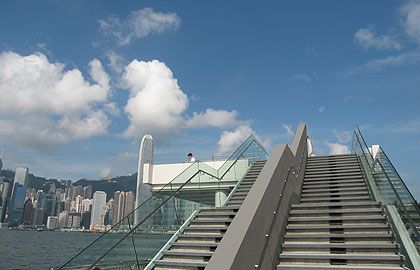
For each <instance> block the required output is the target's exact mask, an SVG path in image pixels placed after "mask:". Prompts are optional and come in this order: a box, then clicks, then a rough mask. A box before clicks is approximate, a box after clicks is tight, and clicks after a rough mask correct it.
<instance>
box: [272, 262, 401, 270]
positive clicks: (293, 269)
mask: <svg viewBox="0 0 420 270" xmlns="http://www.w3.org/2000/svg"><path fill="white" fill-rule="evenodd" d="M314 269H316V270H404V269H407V270H408V268H403V267H400V266H382V265H381V266H374V265H331V264H317V263H305V264H294V263H293V264H283V263H282V264H279V265H278V266H277V270H314Z"/></svg>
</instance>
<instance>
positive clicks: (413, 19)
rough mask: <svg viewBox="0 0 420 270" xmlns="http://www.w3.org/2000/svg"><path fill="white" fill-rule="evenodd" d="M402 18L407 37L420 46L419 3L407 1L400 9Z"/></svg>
mask: <svg viewBox="0 0 420 270" xmlns="http://www.w3.org/2000/svg"><path fill="white" fill-rule="evenodd" d="M401 14H402V15H403V16H404V18H403V20H404V28H405V32H406V33H407V35H408V36H409V37H410V38H411V40H413V41H414V42H416V43H417V44H420V1H408V3H407V4H405V5H403V6H402V7H401Z"/></svg>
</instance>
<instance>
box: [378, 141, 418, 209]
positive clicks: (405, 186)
mask: <svg viewBox="0 0 420 270" xmlns="http://www.w3.org/2000/svg"><path fill="white" fill-rule="evenodd" d="M379 148H380V149H381V152H382V153H383V154H384V156H385V158H386V160H387V161H388V164H389V165H391V167H392V170H393V171H394V172H395V173H396V174H397V176H398V178H399V179H400V180H401V181H400V182H401V183H402V184H403V185H404V188H405V190H406V191H407V193H408V194H409V195H410V197H411V199H412V200H413V202H414V205H415V208H416V210H417V213H418V214H419V215H420V208H419V206H418V205H417V203H416V202H417V201H416V199H414V196H413V194H411V192H410V190H409V189H408V187H407V185H406V184H405V182H404V181H403V180H402V178H401V176H400V174H399V173H398V171H397V170H396V169H395V167H394V164H392V162H391V161H390V160H389V158H388V156H387V154H386V153H385V151H384V150H383V149H382V147H380V146H379Z"/></svg>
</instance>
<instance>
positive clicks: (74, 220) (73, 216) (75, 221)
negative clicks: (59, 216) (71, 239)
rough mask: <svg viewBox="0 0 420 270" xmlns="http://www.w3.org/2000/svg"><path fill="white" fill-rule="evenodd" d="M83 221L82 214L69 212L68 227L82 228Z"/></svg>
mask: <svg viewBox="0 0 420 270" xmlns="http://www.w3.org/2000/svg"><path fill="white" fill-rule="evenodd" d="M81 221H82V214H81V213H76V212H69V213H68V217H67V227H71V228H80V223H81Z"/></svg>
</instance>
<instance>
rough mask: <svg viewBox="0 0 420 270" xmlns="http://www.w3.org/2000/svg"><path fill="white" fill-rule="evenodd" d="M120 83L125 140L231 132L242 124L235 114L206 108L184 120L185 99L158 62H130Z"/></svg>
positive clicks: (164, 67)
mask: <svg viewBox="0 0 420 270" xmlns="http://www.w3.org/2000/svg"><path fill="white" fill-rule="evenodd" d="M121 81H122V82H121V84H122V86H123V88H126V89H128V90H129V93H130V95H129V99H128V101H127V104H126V106H125V108H124V110H125V112H126V113H127V115H128V119H129V126H128V128H127V129H126V130H125V131H124V132H123V136H124V137H125V138H129V139H138V138H140V137H141V136H142V135H143V134H145V133H151V134H153V136H154V137H155V139H159V138H163V137H165V136H166V135H168V134H171V135H173V134H178V133H180V132H181V131H182V130H184V129H186V128H205V127H216V128H232V127H237V126H239V125H241V124H244V121H240V120H239V113H238V112H237V111H235V110H232V111H227V110H216V109H213V108H208V109H206V110H205V111H203V112H194V113H193V114H192V116H191V117H188V116H187V115H186V110H187V109H188V104H189V97H188V96H187V95H186V94H185V93H184V91H183V90H182V89H181V87H180V86H179V84H178V81H177V79H176V78H175V77H174V75H173V73H172V71H171V70H170V68H169V67H168V66H166V64H165V63H163V62H160V61H158V60H152V61H139V60H133V61H132V62H131V63H129V64H128V65H127V66H126V67H125V69H124V73H123V76H122V80H121Z"/></svg>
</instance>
